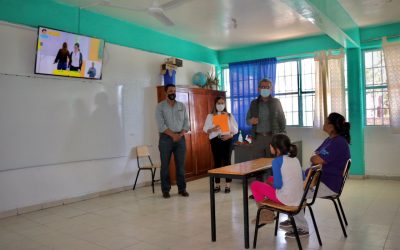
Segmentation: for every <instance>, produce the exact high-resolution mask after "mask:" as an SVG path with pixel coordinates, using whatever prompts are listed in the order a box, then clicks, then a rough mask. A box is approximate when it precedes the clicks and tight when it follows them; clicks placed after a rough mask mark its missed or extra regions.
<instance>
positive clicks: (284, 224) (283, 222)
mask: <svg viewBox="0 0 400 250" xmlns="http://www.w3.org/2000/svg"><path fill="white" fill-rule="evenodd" d="M279 226H280V227H292V223H291V222H290V220H285V221H282V222H281V223H279Z"/></svg>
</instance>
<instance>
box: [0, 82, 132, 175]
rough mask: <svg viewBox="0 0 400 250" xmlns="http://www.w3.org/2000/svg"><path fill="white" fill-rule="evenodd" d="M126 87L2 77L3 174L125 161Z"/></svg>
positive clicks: (0, 149)
mask: <svg viewBox="0 0 400 250" xmlns="http://www.w3.org/2000/svg"><path fill="white" fill-rule="evenodd" d="M122 97H123V86H121V85H111V86H109V85H103V84H99V83H97V82H96V81H81V80H74V79H68V78H65V79H64V78H49V77H42V76H30V77H28V76H18V75H5V74H0V159H1V165H0V171H6V170H11V169H19V168H26V167H34V166H43V165H50V164H59V163H67V162H74V161H83V160H93V159H105V158H113V157H120V156H123V154H124V152H125V141H124V127H123V124H124V121H123V116H122V113H123V107H122V105H123V100H122Z"/></svg>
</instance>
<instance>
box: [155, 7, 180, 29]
mask: <svg viewBox="0 0 400 250" xmlns="http://www.w3.org/2000/svg"><path fill="white" fill-rule="evenodd" d="M148 13H149V14H150V15H151V16H153V17H155V18H156V19H157V20H158V21H160V22H161V23H163V24H165V25H166V26H173V25H175V24H174V22H172V20H171V19H169V18H168V17H167V16H166V15H165V13H164V11H163V10H162V9H161V8H152V7H151V8H149V9H148Z"/></svg>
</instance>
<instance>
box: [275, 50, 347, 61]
mask: <svg viewBox="0 0 400 250" xmlns="http://www.w3.org/2000/svg"><path fill="white" fill-rule="evenodd" d="M319 51H330V52H340V51H342V52H343V51H344V49H343V48H339V49H328V50H317V51H313V52H304V53H298V54H292V55H287V56H277V57H276V59H278V60H282V59H286V58H295V57H298V56H307V55H310V56H315V54H316V53H318V52H319Z"/></svg>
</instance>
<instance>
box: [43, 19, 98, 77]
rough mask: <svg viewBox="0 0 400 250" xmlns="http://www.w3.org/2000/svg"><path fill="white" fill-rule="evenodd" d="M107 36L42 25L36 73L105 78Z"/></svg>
mask: <svg viewBox="0 0 400 250" xmlns="http://www.w3.org/2000/svg"><path fill="white" fill-rule="evenodd" d="M103 49H104V40H101V39H97V38H93V37H87V36H81V35H77V34H73V33H69V32H64V31H60V30H55V29H50V28H46V27H39V29H38V41H37V51H36V65H35V73H36V74H45V75H57V76H69V77H80V78H90V79H101V70H102V62H103Z"/></svg>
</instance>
